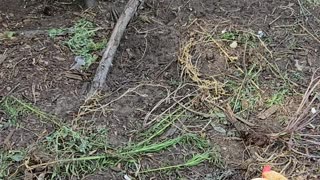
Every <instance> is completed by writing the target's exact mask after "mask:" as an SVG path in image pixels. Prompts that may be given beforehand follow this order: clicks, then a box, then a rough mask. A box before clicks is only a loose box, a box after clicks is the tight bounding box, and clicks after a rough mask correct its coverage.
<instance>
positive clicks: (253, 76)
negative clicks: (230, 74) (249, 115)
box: [227, 64, 262, 113]
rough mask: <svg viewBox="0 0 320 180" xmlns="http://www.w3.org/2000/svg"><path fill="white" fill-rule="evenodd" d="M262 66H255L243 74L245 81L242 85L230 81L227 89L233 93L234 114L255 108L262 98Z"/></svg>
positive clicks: (231, 100) (231, 101)
mask: <svg viewBox="0 0 320 180" xmlns="http://www.w3.org/2000/svg"><path fill="white" fill-rule="evenodd" d="M261 70H262V69H261V66H258V65H257V64H253V65H252V66H251V67H250V69H248V71H247V72H242V70H241V73H242V74H243V76H244V77H243V78H244V79H243V80H242V82H241V83H239V82H234V81H229V82H228V83H229V84H228V85H227V87H229V89H230V90H231V91H232V94H233V95H232V97H231V99H230V104H231V107H232V108H233V110H234V112H236V113H240V112H246V111H248V110H252V109H253V108H255V106H256V105H257V103H258V102H259V101H261V99H262V97H261V94H260V88H259V76H260V72H261Z"/></svg>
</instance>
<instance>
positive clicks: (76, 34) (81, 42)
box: [48, 19, 107, 69]
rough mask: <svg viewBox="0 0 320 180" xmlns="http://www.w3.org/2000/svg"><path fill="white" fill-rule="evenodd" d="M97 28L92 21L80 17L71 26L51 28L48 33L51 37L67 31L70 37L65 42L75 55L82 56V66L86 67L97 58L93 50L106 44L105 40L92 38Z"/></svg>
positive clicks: (99, 48)
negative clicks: (97, 40) (99, 40)
mask: <svg viewBox="0 0 320 180" xmlns="http://www.w3.org/2000/svg"><path fill="white" fill-rule="evenodd" d="M98 30H99V28H97V27H95V25H94V24H93V23H92V22H89V21H87V20H84V19H81V20H79V21H78V22H77V23H76V24H75V25H74V26H73V27H72V28H68V29H51V30H49V32H48V33H49V36H50V37H52V38H54V37H56V36H59V35H63V34H66V33H68V34H69V35H70V38H69V39H68V40H66V41H65V44H66V45H67V46H68V47H69V49H70V50H71V51H72V52H73V54H74V55H75V56H80V57H82V58H84V60H85V62H84V63H85V64H84V68H85V69H86V68H88V67H89V66H90V65H91V64H92V63H94V62H95V61H96V60H97V59H98V56H97V55H95V54H94V52H95V51H98V50H102V49H103V48H104V47H105V46H106V44H107V42H106V41H102V42H95V41H94V39H93V38H94V36H95V35H96V32H97V31H98Z"/></svg>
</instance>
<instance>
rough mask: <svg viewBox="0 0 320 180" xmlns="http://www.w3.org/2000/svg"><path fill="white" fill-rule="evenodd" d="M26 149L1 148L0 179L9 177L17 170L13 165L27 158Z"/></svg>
mask: <svg viewBox="0 0 320 180" xmlns="http://www.w3.org/2000/svg"><path fill="white" fill-rule="evenodd" d="M25 155H26V152H24V151H18V150H15V151H4V150H1V149H0V179H5V178H8V177H9V175H10V174H11V173H12V172H14V171H15V168H14V167H13V165H15V164H16V163H21V162H22V161H23V159H24V158H25Z"/></svg>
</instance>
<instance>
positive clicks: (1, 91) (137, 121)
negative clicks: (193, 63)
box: [0, 0, 320, 179]
mask: <svg viewBox="0 0 320 180" xmlns="http://www.w3.org/2000/svg"><path fill="white" fill-rule="evenodd" d="M125 3H126V1H123V0H115V1H110V0H105V1H100V3H99V7H97V8H95V9H92V10H88V11H84V9H82V8H81V7H80V6H79V5H78V4H77V3H71V2H70V1H67V0H65V1H62V0H60V1H42V0H30V1H27V2H26V1H23V0H2V2H1V5H0V33H1V32H5V31H15V32H18V34H17V35H15V36H14V38H13V39H5V40H1V41H0V54H6V58H5V59H4V61H3V62H2V61H1V62H0V67H1V71H0V97H5V96H9V95H10V96H14V97H17V98H19V99H21V100H23V101H25V102H28V103H31V104H33V105H34V106H36V107H39V108H40V109H41V110H43V111H45V112H47V113H50V114H54V115H56V116H58V117H59V118H61V119H63V120H64V121H65V122H66V123H70V124H72V123H74V122H71V121H72V120H73V119H74V118H75V117H77V115H78V112H79V108H80V106H82V105H83V104H84V99H85V95H86V92H87V90H88V85H89V84H90V80H91V78H92V77H93V75H94V73H95V68H96V67H97V65H98V62H96V63H95V64H94V65H93V66H91V67H90V69H89V70H87V71H85V72H75V71H70V70H69V69H70V67H71V65H72V64H73V62H74V55H73V54H72V52H71V51H70V50H69V49H68V48H67V47H66V46H64V45H62V43H61V42H62V41H63V39H64V37H58V38H56V39H51V38H49V37H48V35H47V33H43V32H45V31H46V30H49V29H52V28H67V27H71V26H72V25H73V24H74V23H75V22H76V21H77V20H79V19H81V18H86V19H89V20H91V21H92V22H94V23H95V24H97V25H98V26H101V27H103V28H104V30H100V31H98V34H97V37H96V38H97V39H103V38H105V39H107V38H108V37H109V36H110V33H111V31H112V28H113V26H114V24H115V22H114V21H113V20H112V10H117V11H118V12H119V13H120V12H121V10H122V9H123V7H124V6H125ZM319 10H320V9H319V7H314V9H312V8H311V9H310V11H311V12H312V13H313V15H306V16H302V15H301V14H300V6H299V4H298V1H290V0H283V1H270V0H269V1H256V0H244V1H233V0H222V1H221V0H191V1H186V0H162V1H153V0H148V1H146V4H144V5H143V8H142V9H139V13H138V14H137V16H135V17H134V19H133V20H132V21H131V23H130V24H129V26H128V28H127V30H126V32H125V34H124V37H123V39H122V41H121V45H120V47H119V48H118V52H117V54H116V57H115V59H114V64H113V67H112V70H111V72H110V73H109V75H108V78H107V85H106V88H105V89H104V93H105V94H106V95H108V96H106V97H105V98H104V99H103V100H102V101H101V103H102V102H104V103H108V102H110V101H112V100H113V99H115V98H117V97H119V96H120V95H121V94H123V93H124V92H126V91H127V90H128V89H130V88H133V87H135V86H137V85H139V84H142V83H145V84H149V85H145V86H143V87H142V88H138V89H136V90H135V91H134V92H135V93H132V94H131V95H129V96H125V97H123V98H121V99H119V100H117V101H115V102H114V103H112V104H110V106H108V109H109V111H107V112H105V114H104V115H105V116H97V117H94V118H91V119H90V120H89V119H87V121H89V122H92V123H93V124H94V126H101V127H106V128H107V129H109V130H110V132H109V134H108V138H109V142H110V144H111V145H112V146H114V147H117V146H123V145H125V144H127V143H129V142H131V141H134V140H135V138H137V137H136V136H135V133H137V132H140V131H143V130H144V128H146V127H148V126H145V123H146V122H145V117H146V115H147V114H148V112H150V111H151V110H152V108H153V107H154V106H155V105H156V104H157V103H158V102H159V101H160V100H161V99H163V98H165V97H166V95H167V94H166V93H167V90H166V88H167V89H169V90H170V91H174V90H175V89H176V88H177V84H176V82H180V81H181V80H182V78H181V66H180V65H179V63H178V61H177V59H178V56H179V50H180V48H181V45H182V43H183V42H184V41H185V40H186V39H185V38H186V37H187V36H188V34H189V30H190V29H189V28H190V27H191V26H189V25H192V22H193V21H194V19H196V18H198V19H201V20H204V21H207V22H211V23H213V24H215V25H217V29H216V32H219V31H220V32H221V30H224V29H226V30H234V29H247V30H252V32H258V31H263V32H264V33H265V34H266V36H267V37H270V38H271V39H272V43H271V44H269V45H268V48H269V49H270V50H271V51H272V52H273V55H274V56H275V58H274V59H275V60H276V61H275V62H274V63H276V64H277V65H278V66H279V68H280V71H281V72H287V74H288V75H289V76H294V74H295V72H297V66H296V63H299V64H300V65H301V67H302V70H301V74H303V78H302V79H299V80H297V81H295V83H296V84H297V86H296V87H295V89H296V91H297V92H299V93H303V91H304V89H305V88H306V86H307V85H308V80H309V79H310V76H311V74H312V72H313V70H315V69H316V68H319V67H320V61H319V48H320V44H319V42H317V40H316V39H318V41H319V36H320V32H319V30H318V29H319V27H320V26H319V21H318V20H316V19H315V17H319V12H320V11H319ZM305 18H308V21H307V24H304V23H305V20H306V19H305ZM299 23H301V24H302V25H304V27H306V28H307V29H308V30H309V32H310V33H312V34H314V36H315V37H310V34H309V33H308V32H306V31H303V30H302V28H301V27H300V28H299V26H298V25H297V26H296V24H299ZM219 24H221V26H219ZM295 28H296V29H295ZM42 31H43V32H42ZM292 31H296V34H293V33H292ZM41 32H42V33H41ZM242 53H243V52H242V51H241V50H237V49H235V50H234V54H238V55H242ZM97 54H98V55H99V53H97ZM208 56H210V57H209V58H207V59H208V61H207V62H203V61H202V62H199V64H198V67H199V69H200V70H201V72H202V73H204V74H209V75H217V74H221V73H228V72H226V71H227V69H226V61H225V60H223V59H222V55H221V54H220V53H217V52H215V53H214V54H213V55H212V54H211V55H208ZM248 57H250V56H248ZM210 58H211V59H213V60H212V61H211V60H210ZM243 63H244V62H243V61H239V62H237V65H238V66H239V67H246V66H247V65H246V64H243ZM248 63H249V62H248ZM246 68H248V66H247V67H246ZM229 70H230V69H229ZM231 74H232V73H231ZM262 74H264V78H261V79H259V80H260V85H261V89H262V91H264V92H266V93H265V95H266V96H267V95H268V94H269V95H270V94H272V90H270V87H271V84H272V83H274V82H273V81H272V79H270V78H268V77H270V76H271V75H270V74H272V73H271V72H269V71H263V72H262ZM74 76H76V77H78V78H73V77H74ZM185 80H186V81H189V80H188V79H185ZM222 81H223V79H222ZM272 85H273V84H272ZM280 85H281V84H277V83H276V84H275V86H280ZM164 87H166V88H164ZM191 89H192V88H191V87H190V91H191ZM299 98H300V97H295V96H291V97H289V98H287V99H286V100H285V103H286V104H285V105H283V109H281V113H282V115H284V116H290V114H291V113H292V112H293V111H294V110H295V109H294V108H295V107H297V106H298V104H299ZM168 106H169V104H167V105H166V104H162V105H161V107H158V108H157V110H156V111H155V112H153V113H152V115H151V117H155V116H156V115H158V114H160V113H161V111H163V110H165V109H167V108H168ZM199 107H200V108H204V107H205V106H204V105H201V104H200V105H199ZM291 107H292V108H293V109H290V108H291ZM261 108H262V109H261ZM263 108H264V107H262V106H261V107H257V109H256V110H255V112H251V114H250V115H248V118H247V119H248V120H249V121H250V122H253V123H257V124H266V126H268V125H269V126H270V127H266V128H265V129H267V130H268V132H275V131H277V130H279V126H274V124H276V123H278V121H275V119H276V120H278V117H275V116H276V115H274V116H272V117H270V118H268V119H267V120H261V119H259V118H257V114H258V113H259V112H260V111H262V110H264V109H263ZM0 116H2V117H0V119H1V121H5V120H6V119H7V117H6V114H4V113H2V112H1V111H0ZM199 119H201V118H200V117H199ZM201 120H203V119H201ZM260 121H261V122H260ZM201 122H206V121H205V120H204V121H201ZM201 122H200V121H199V122H196V121H186V122H185V123H182V124H183V125H182V126H186V127H188V128H189V130H193V131H195V132H197V131H201V129H202V128H203V126H200V124H201ZM21 123H22V124H23V128H16V127H7V128H3V129H1V132H0V146H1V148H4V149H22V148H26V147H27V146H28V145H30V144H35V143H36V142H37V141H39V139H41V138H42V137H44V136H45V135H47V134H50V133H51V132H52V131H53V129H54V128H53V127H52V125H48V124H46V123H41V122H39V121H37V120H36V118H34V117H31V116H30V117H23V118H22V119H21ZM79 123H80V124H81V123H82V122H79ZM223 127H224V128H225V129H227V131H228V132H231V133H235V134H236V130H235V128H234V127H233V126H232V125H230V124H229V125H227V126H225V125H223ZM202 133H203V134H205V135H204V136H206V137H207V139H208V140H209V141H210V142H211V143H213V144H216V145H217V146H219V147H220V149H221V155H222V158H223V160H224V161H225V168H219V167H215V166H213V165H211V164H210V163H208V164H202V165H200V166H196V167H192V168H189V169H185V170H181V171H180V170H179V171H178V170H177V171H175V172H170V173H155V174H150V175H146V176H141V177H139V178H141V179H177V178H179V177H184V178H185V179H216V177H224V179H247V178H252V177H257V176H259V171H257V169H259V168H260V167H261V164H254V163H255V162H256V161H254V160H253V159H255V158H254V157H253V156H254V150H248V146H251V145H248V144H247V142H245V140H244V139H242V138H240V137H232V136H227V135H224V134H221V133H219V132H217V131H215V130H214V129H213V128H212V127H211V126H209V127H207V128H206V129H205V131H202ZM8 138H9V139H8ZM8 141H9V142H8ZM2 142H6V144H4V143H2ZM181 151H183V150H180V149H179V148H177V149H175V150H172V152H169V153H167V154H161V155H159V156H158V157H150V159H149V160H148V161H145V162H143V167H157V166H158V165H159V164H158V162H164V163H167V164H169V163H173V164H175V159H176V158H175V156H178V155H179V154H183V153H184V152H181ZM168 160H169V161H168ZM167 161H168V162H167ZM176 163H178V161H177V162H176ZM252 163H253V164H252ZM228 173H229V174H228ZM122 177H123V175H122V174H121V173H117V172H115V171H112V170H107V171H104V172H97V173H96V174H93V175H89V176H86V177H85V178H84V179H121V178H122ZM217 179H218V178H217ZM222 179H223V178H222Z"/></svg>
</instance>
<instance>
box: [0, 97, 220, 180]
mask: <svg viewBox="0 0 320 180" xmlns="http://www.w3.org/2000/svg"><path fill="white" fill-rule="evenodd" d="M3 103H4V105H6V108H7V109H9V110H10V109H12V108H13V109H15V111H17V108H18V107H20V108H22V109H23V112H26V113H31V114H34V115H38V116H41V117H43V118H49V117H50V116H47V115H46V114H45V113H43V112H42V111H40V110H39V109H37V108H35V107H33V106H31V105H30V104H27V103H24V102H22V101H20V100H18V99H16V98H10V99H6V100H5V101H3ZM8 103H9V104H10V105H8ZM13 105H15V106H13ZM9 107H10V108H9ZM9 110H7V111H9ZM11 111H12V110H11ZM15 111H13V112H15ZM19 112H22V110H19ZM11 114H14V115H15V116H16V114H19V113H11ZM185 114H186V113H185V110H183V109H182V108H177V110H176V111H173V112H172V113H171V114H169V115H167V116H165V117H163V118H162V119H161V120H160V121H159V122H158V123H156V124H155V125H154V126H152V127H151V128H150V130H148V131H146V133H144V135H147V136H148V138H144V139H142V140H141V141H138V142H135V143H132V144H129V145H127V146H124V147H117V148H114V147H111V146H110V145H109V143H108V139H107V129H105V128H94V127H93V126H92V127H91V128H86V129H82V130H76V129H73V128H71V127H70V126H68V125H66V124H64V125H63V124H61V125H60V126H56V128H57V129H56V130H55V131H54V132H52V133H50V134H49V135H48V136H47V137H45V138H43V139H42V140H41V141H39V142H38V143H37V144H34V145H32V147H27V148H26V151H24V152H28V153H30V152H31V151H30V150H31V149H32V152H33V153H32V155H30V154H28V153H20V151H3V152H1V154H0V158H1V162H2V163H1V166H0V167H1V170H0V173H1V176H5V177H8V176H12V177H13V178H14V177H18V176H19V175H23V168H22V167H26V168H27V170H28V171H29V172H31V173H32V172H33V170H35V169H41V168H46V169H47V170H48V172H50V173H47V174H46V178H48V179H61V178H66V177H80V176H81V177H82V176H84V175H87V174H91V173H93V172H95V171H99V170H103V169H106V168H109V167H113V166H117V165H118V164H119V163H121V164H124V165H126V166H125V167H130V166H133V164H139V162H140V160H141V159H142V158H143V157H144V156H145V155H146V154H158V153H162V152H164V151H167V150H169V149H170V148H174V147H176V146H181V147H185V146H188V147H190V148H193V149H195V150H196V152H198V153H191V154H188V155H186V157H188V158H187V159H186V160H184V162H183V163H181V164H177V165H169V166H163V167H159V168H155V169H142V170H139V171H138V169H137V173H148V172H154V171H162V170H166V171H168V170H178V169H182V168H186V167H191V166H196V165H198V164H200V163H203V162H206V161H209V162H211V163H214V164H215V165H220V164H221V162H222V161H221V157H220V153H219V151H218V149H217V148H216V147H214V146H212V145H211V144H209V143H208V141H207V140H205V139H203V138H201V137H199V136H198V135H196V134H182V135H179V136H177V137H175V138H172V139H162V140H160V139H159V138H158V137H160V136H161V135H162V134H163V133H165V131H166V130H167V129H168V128H169V127H171V126H172V124H173V123H174V122H175V121H177V120H178V119H179V118H181V117H183V116H185ZM22 115H23V114H22ZM21 152H22V151H21ZM34 153H36V154H34ZM37 153H40V154H41V157H44V159H41V160H39V159H34V158H33V157H35V156H37ZM23 160H24V161H25V162H22V161H23ZM19 164H20V165H19ZM17 167H18V168H17ZM13 169H15V171H13Z"/></svg>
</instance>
